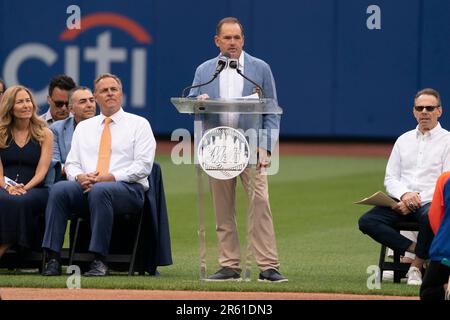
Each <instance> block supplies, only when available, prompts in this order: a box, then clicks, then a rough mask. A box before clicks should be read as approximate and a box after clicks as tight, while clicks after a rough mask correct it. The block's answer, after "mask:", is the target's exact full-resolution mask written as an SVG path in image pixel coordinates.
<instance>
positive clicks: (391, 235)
mask: <svg viewBox="0 0 450 320" xmlns="http://www.w3.org/2000/svg"><path fill="white" fill-rule="evenodd" d="M430 205H431V203H428V204H426V205H424V206H422V207H420V208H419V209H418V210H417V211H416V212H411V213H409V214H407V215H402V214H400V213H398V212H396V211H394V210H392V209H391V208H389V207H374V208H372V209H371V210H369V211H368V212H366V213H365V214H364V215H363V216H362V217H361V218H360V219H359V229H360V230H361V232H362V233H364V234H367V235H368V236H369V237H371V238H372V239H374V240H375V241H377V242H379V243H381V244H384V245H385V246H387V247H389V248H391V249H393V250H398V251H400V254H401V255H404V254H405V251H406V249H408V247H409V246H410V245H411V244H412V241H411V240H409V239H408V238H406V237H404V236H403V235H401V234H400V233H399V232H398V231H397V230H396V229H394V227H393V226H394V225H395V224H396V223H398V222H414V221H416V222H419V223H420V228H419V236H418V238H417V244H416V252H415V253H416V255H417V256H418V257H419V258H421V259H427V258H428V251H429V249H430V246H431V242H432V241H433V237H434V234H433V231H432V230H431V228H430V223H429V222H428V210H429V209H430Z"/></svg>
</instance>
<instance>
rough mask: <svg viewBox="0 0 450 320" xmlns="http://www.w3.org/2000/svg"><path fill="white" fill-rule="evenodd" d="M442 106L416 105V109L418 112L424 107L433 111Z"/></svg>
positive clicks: (428, 110)
mask: <svg viewBox="0 0 450 320" xmlns="http://www.w3.org/2000/svg"><path fill="white" fill-rule="evenodd" d="M439 107H440V106H414V109H415V110H416V111H417V112H422V111H423V109H425V110H427V112H433V111H434V109H436V108H439Z"/></svg>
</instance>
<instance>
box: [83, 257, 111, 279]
mask: <svg viewBox="0 0 450 320" xmlns="http://www.w3.org/2000/svg"><path fill="white" fill-rule="evenodd" d="M107 274H108V266H107V265H106V264H105V263H103V261H101V260H94V261H92V263H91V266H90V270H89V271H88V272H85V273H84V275H85V276H86V277H102V276H106V275H107Z"/></svg>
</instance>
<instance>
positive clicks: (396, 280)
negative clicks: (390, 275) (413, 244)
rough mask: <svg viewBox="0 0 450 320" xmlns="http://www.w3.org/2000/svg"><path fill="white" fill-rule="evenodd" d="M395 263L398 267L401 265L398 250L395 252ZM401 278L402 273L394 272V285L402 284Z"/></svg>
mask: <svg viewBox="0 0 450 320" xmlns="http://www.w3.org/2000/svg"><path fill="white" fill-rule="evenodd" d="M394 263H395V264H396V265H398V266H399V265H400V253H399V252H398V251H397V250H394ZM401 278H402V277H401V271H400V270H394V283H400V282H401Z"/></svg>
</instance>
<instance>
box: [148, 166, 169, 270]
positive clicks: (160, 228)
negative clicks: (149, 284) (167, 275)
mask: <svg viewBox="0 0 450 320" xmlns="http://www.w3.org/2000/svg"><path fill="white" fill-rule="evenodd" d="M148 182H149V185H150V188H149V189H148V190H147V192H146V193H145V204H144V220H143V225H144V228H143V229H142V238H141V240H142V241H141V244H142V251H141V252H144V253H145V254H144V255H143V267H144V270H145V271H147V272H149V273H150V274H154V273H155V271H156V267H157V266H167V265H171V264H172V263H173V262H172V251H171V246H170V232H169V218H168V216H167V206H166V196H165V193H164V185H163V180H162V173H161V167H160V165H159V164H158V163H156V162H154V163H153V168H152V173H151V174H150V176H149V177H148Z"/></svg>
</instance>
